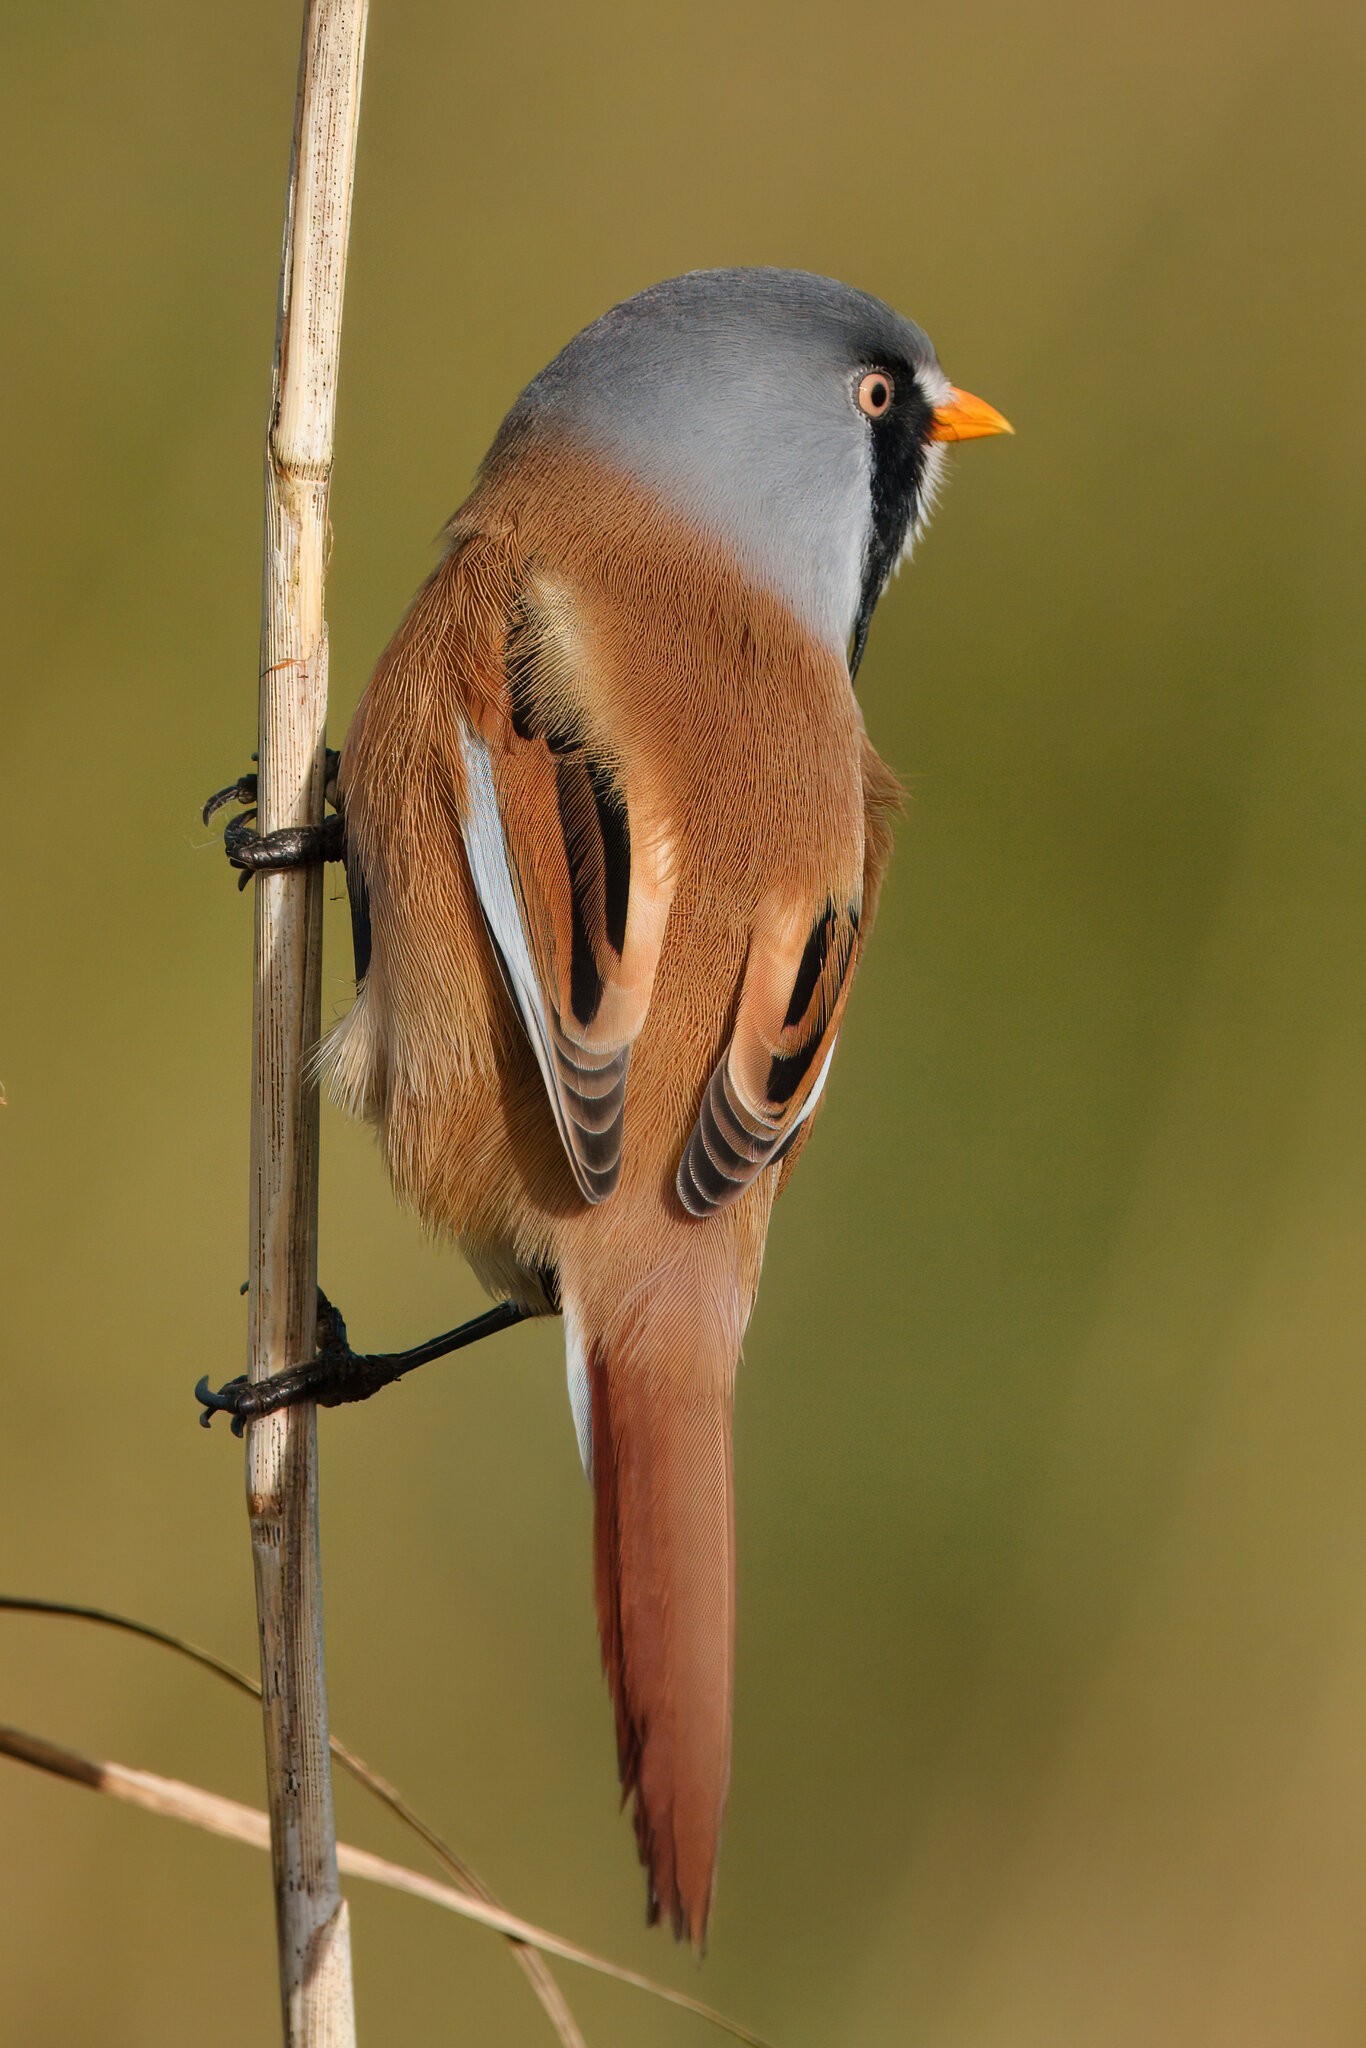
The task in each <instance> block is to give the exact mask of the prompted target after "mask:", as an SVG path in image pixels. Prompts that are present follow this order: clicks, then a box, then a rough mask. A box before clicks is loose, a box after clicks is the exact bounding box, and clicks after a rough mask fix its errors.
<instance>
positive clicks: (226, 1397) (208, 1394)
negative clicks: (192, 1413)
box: [194, 1373, 250, 1436]
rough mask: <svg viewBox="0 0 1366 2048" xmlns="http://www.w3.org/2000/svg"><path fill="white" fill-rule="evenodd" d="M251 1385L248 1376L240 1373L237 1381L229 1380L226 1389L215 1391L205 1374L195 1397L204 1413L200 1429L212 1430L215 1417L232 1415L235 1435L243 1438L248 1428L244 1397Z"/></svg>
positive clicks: (200, 1420)
mask: <svg viewBox="0 0 1366 2048" xmlns="http://www.w3.org/2000/svg"><path fill="white" fill-rule="evenodd" d="M249 1384H250V1382H249V1381H248V1379H247V1376H246V1374H245V1373H239V1374H238V1376H237V1378H236V1379H235V1380H229V1381H228V1383H227V1385H226V1386H225V1387H219V1388H217V1389H216V1390H215V1389H214V1388H213V1387H211V1386H210V1385H209V1375H208V1374H207V1373H205V1375H204V1377H203V1378H202V1379H201V1380H200V1381H199V1383H198V1385H197V1386H196V1387H195V1390H194V1397H195V1399H196V1401H198V1403H199V1405H200V1407H201V1408H202V1409H203V1411H204V1412H203V1413H202V1415H201V1416H200V1418H199V1426H200V1428H201V1429H208V1428H210V1427H211V1425H212V1423H213V1418H214V1416H215V1415H230V1416H231V1417H232V1433H233V1435H234V1436H241V1434H242V1431H243V1429H244V1428H245V1426H246V1415H245V1413H244V1412H243V1411H244V1398H243V1397H244V1395H245V1393H246V1391H247V1389H248V1387H249Z"/></svg>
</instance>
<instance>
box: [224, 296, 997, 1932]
mask: <svg viewBox="0 0 1366 2048" xmlns="http://www.w3.org/2000/svg"><path fill="white" fill-rule="evenodd" d="M1010 431H1012V429H1011V428H1010V427H1009V425H1008V423H1007V422H1006V421H1005V419H1004V418H1003V417H1002V416H1001V414H1000V413H998V412H997V411H995V409H994V408H993V407H991V406H989V405H987V404H986V403H985V401H983V400H980V399H977V398H974V397H973V396H972V395H971V394H970V393H967V392H965V391H962V390H960V389H958V388H957V387H955V386H954V385H952V384H951V383H950V382H949V380H948V378H947V376H946V375H945V373H944V372H943V370H942V369H941V368H940V366H939V362H938V359H937V357H936V355H935V352H934V349H933V347H932V345H931V343H930V341H929V340H928V338H927V336H926V335H925V334H924V333H923V332H922V330H921V329H920V328H919V327H917V326H915V325H914V324H912V323H911V322H910V321H908V320H905V319H903V318H901V317H900V315H898V314H897V313H895V312H894V311H892V310H891V308H890V307H888V306H887V305H885V304H883V303H882V302H881V301H880V300H878V299H876V298H873V297H871V296H869V295H868V294H866V293H864V292H862V291H859V290H855V289H853V288H852V287H850V286H847V285H844V284H841V283H838V282H836V281H835V280H833V279H829V278H824V277H818V276H814V275H810V274H807V273H805V272H800V271H792V270H779V269H717V270H704V271H697V272H692V273H690V274H688V275H685V276H681V277H676V278H672V279H669V280H667V281H665V282H663V283H661V284H656V285H653V286H651V287H650V288H649V289H647V290H644V291H641V292H640V293H638V294H637V295H636V296H634V297H632V298H628V299H626V300H625V301H624V302H623V303H622V304H620V305H618V306H616V307H614V308H613V309H612V310H611V311H609V312H608V313H606V314H605V315H604V316H603V317H602V318H600V319H598V320H597V321H595V322H594V323H593V324H592V325H591V326H589V327H587V328H585V329H584V330H583V331H582V332H581V333H580V334H578V335H577V336H576V337H575V338H574V339H573V340H571V341H570V342H569V343H568V345H567V346H566V347H565V348H564V349H562V351H561V352H560V353H559V354H558V355H557V356H556V357H555V358H554V360H553V361H552V362H551V363H550V364H549V365H548V367H547V368H545V369H544V370H542V371H541V373H540V374H539V375H538V376H537V377H535V378H534V379H533V380H532V382H531V383H530V384H529V385H528V386H527V387H526V389H525V390H524V391H523V392H522V394H521V396H520V397H519V398H518V399H517V401H516V403H515V404H514V405H513V407H512V409H511V411H510V412H509V413H508V415H507V417H506V419H505V420H504V421H503V424H502V426H501V427H500V429H499V431H498V433H497V435H496V437H495V439H494V441H493V444H492V446H491V448H490V450H489V453H488V455H487V457H486V458H485V460H484V462H483V464H482V466H481V468H480V470H479V472H478V476H477V480H476V483H475V487H474V490H473V492H472V494H471V495H470V497H469V498H468V499H467V500H466V502H465V503H464V504H463V505H462V506H461V508H460V510H459V511H458V512H457V513H456V514H455V515H454V517H453V518H452V519H451V521H450V522H449V524H448V526H447V527H446V529H445V531H444V535H443V541H442V546H441V553H440V560H439V562H438V564H437V566H436V568H435V570H434V571H433V573H432V574H431V575H430V577H429V578H428V580H427V582H426V583H425V584H424V585H423V587H422V589H421V590H420V592H419V593H418V595H417V597H416V599H415V600H414V602H413V604H412V606H411V608H410V609H409V611H408V613H407V615H406V617H405V618H404V619H403V622H402V623H401V625H400V626H399V628H398V630H397V632H396V633H395V635H394V637H393V639H392V640H391V641H390V643H389V645H388V647H387V648H386V649H385V651H384V653H383V655H382V656H381V658H380V660H379V663H378V665H377V667H376V669H375V671H374V674H373V677H372V679H371V681H370V682H369V685H368V687H367V689H366V690H365V693H364V695H363V698H362V700H361V702H360V705H359V708H358V710H357V712H356V714H355V717H354V721H353V723H352V725H351V728H350V731H349V733H348V735H347V738H346V741H345V745H344V747H343V749H342V755H341V767H340V776H339V783H338V788H339V800H340V803H341V806H342V808H343V810H344V817H345V828H346V849H347V862H348V884H349V889H350V893H351V897H352V904H353V914H354V920H355V928H356V936H357V962H356V964H357V975H358V983H357V994H356V1000H355V1003H354V1006H353V1007H352V1008H351V1009H350V1011H349V1012H348V1014H347V1015H346V1016H345V1017H344V1018H343V1020H342V1021H341V1022H340V1024H339V1025H338V1026H336V1027H335V1028H334V1029H333V1031H332V1033H331V1034H330V1037H329V1038H328V1040H327V1041H326V1043H325V1046H324V1050H323V1055H322V1059H323V1064H324V1066H325V1070H326V1073H327V1076H328V1078H329V1080H330V1083H331V1086H332V1089H333V1091H334V1092H335V1094H336V1095H337V1096H338V1097H339V1098H340V1100H341V1101H342V1102H343V1103H344V1105H346V1106H347V1107H348V1108H349V1109H351V1110H352V1111H353V1112H356V1113H358V1114H360V1115H362V1116H365V1117H368V1118H369V1119H370V1120H371V1121H372V1122H373V1123H374V1124H375V1125H376V1126H377V1127H378V1131H379V1134H380V1137H381V1140H382V1147H383V1151H384V1154H385V1156H386V1159H387V1164H388V1169H389V1172H390V1175H391V1177H392V1181H393V1184H394V1187H395V1190H396V1192H397V1194H398V1196H399V1198H400V1199H401V1200H402V1201H403V1202H404V1203H405V1204H407V1205H409V1206H410V1207H411V1208H412V1209H414V1210H416V1211H417V1213H418V1214H419V1216H420V1217H421V1218H422V1219H423V1220H424V1221H425V1223H426V1224H427V1225H428V1226H430V1227H431V1228H433V1229H434V1230H435V1231H437V1232H439V1233H440V1234H442V1235H444V1236H446V1237H448V1238H451V1239H454V1240H455V1242H456V1243H457V1244H458V1245H459V1247H460V1248H461V1250H462V1251H463V1253H464V1255H465V1257H466V1258H467V1259H468V1261H469V1263H470V1265H471V1266H472V1267H473V1269H474V1272H475V1274H476V1275H477V1276H478V1278H479V1279H480V1280H481V1281H482V1283H483V1284H484V1286H485V1287H486V1288H487V1289H488V1290H489V1292H490V1293H491V1294H492V1295H494V1296H495V1297H498V1298H499V1299H504V1300H506V1301H507V1302H509V1303H511V1304H513V1305H514V1307H515V1310H516V1311H517V1312H518V1313H523V1314H531V1315H547V1316H548V1315H555V1314H559V1315H561V1316H562V1317H563V1320H564V1332H565V1351H566V1361H567V1377H568V1386H569V1400H570V1407H571V1411H572V1417H573V1423H574V1428H575V1431H576V1433H577V1439H578V1448H579V1452H580V1455H581V1457H582V1462H583V1466H584V1469H585V1471H586V1473H587V1475H588V1477H589V1479H590V1481H591V1483H592V1489H593V1499H594V1507H593V1549H594V1567H593V1570H594V1586H595V1603H596V1610H597V1624H598V1631H599V1637H600V1644H601V1653H602V1662H603V1668H604V1671H605V1674H606V1679H607V1684H608V1689H609V1691H610V1695H611V1702H612V1707H613V1710H614V1715H615V1723H616V1740H617V1755H618V1763H619V1768H620V1778H621V1787H622V1798H623V1802H625V1801H627V1800H628V1799H629V1801H630V1802H631V1803H632V1805H633V1811H634V1826H635V1834H636V1839H637V1844H638V1848H639V1853H640V1858H641V1861H642V1863H643V1865H644V1868H645V1872H646V1877H647V1884H648V1915H649V1918H650V1920H651V1921H652V1922H654V1921H656V1920H661V1919H662V1920H663V1921H665V1922H666V1923H668V1924H669V1925H671V1926H672V1928H673V1931H674V1933H675V1935H676V1936H678V1937H679V1938H681V1939H686V1940H688V1941H690V1942H691V1943H692V1944H693V1945H694V1946H695V1947H696V1948H698V1949H699V1950H700V1949H701V1947H702V1946H703V1944H704V1942H705V1938H706V1931H707V1924H708V1916H709V1912H710V1908H711V1902H712V1895H713V1889H714V1882H715V1873H716V1864H717V1855H718V1848H719V1844H720V1838H721V1830H722V1821H723V1814H724V1810H725V1805H726V1797H727V1787H728V1781H729V1775H730V1749H731V1717H732V1694H733V1666H734V1646H735V1514H734V1476H733V1463H732V1445H731V1426H732V1412H733V1405H734V1395H735V1383H736V1372H737V1364H738V1361H739V1357H740V1348H741V1341H742V1338H743V1336H744V1333H745V1328H746V1324H747V1322H748V1320H749V1316H750V1311H751V1308H752V1306H753V1303H754V1298H755V1291H756V1288H757V1286H758V1282H759V1273H760V1266H761V1263H762V1259H763V1253H764V1243H765V1237H766V1234H767V1231H768V1226H769V1219H770V1215H771V1212H772V1209H773V1204H774V1200H775V1198H776V1196H777V1195H778V1193H779V1191H780V1190H781V1188H782V1187H783V1186H784V1185H785V1184H786V1182H787V1180H788V1178H789V1176H790V1175H791V1173H792V1171H793V1168H794V1166H795V1165H796V1162H797V1160H798V1158H799V1156H800V1154H801V1152H802V1149H803V1147H804V1146H805V1144H806V1142H807V1139H808V1138H809V1136H810V1133H811V1129H812V1122H813V1118H814V1115H815V1112H816V1108H817V1105H818V1103H819V1102H820V1101H821V1100H822V1098H823V1091H824V1090H825V1086H826V1081H827V1077H828V1075H829V1072H830V1068H831V1062H832V1059H833V1056H834V1052H835V1048H836V1043H837V1041H838V1039H839V1036H840V1033H841V1030H842V1027H843V1023H844V1018H845V1010H846V1005H847V1003H848V999H849V995H850V990H851V987H852V985H853V981H854V977H855V973H856V971H857V967H858V964H859V961H860V959H861V957H862V954H863V951H864V948H865V946H866V944H867V942H868V937H869V933H870V930H871V928H872V924H873V919H874V915H875V912H876V909H877V901H878V893H879V890H880V888H881V885H882V880H883V875H884V872H885V870H886V866H887V861H888V857H889V854H890V851H891V841H892V820H893V818H894V815H895V813H896V812H897V810H898V808H899V805H900V802H901V794H902V793H901V789H900V785H899V783H898V782H897V780H896V778H895V776H894V775H893V773H892V772H891V770H890V769H889V768H888V767H887V766H886V765H885V764H884V763H883V762H882V761H881V760H880V759H879V757H878V755H877V753H876V752H875V751H874V749H873V746H872V744H871V742H870V740H869V738H868V735H867V732H866V730H865V726H864V719H863V715H862V711H861V709H860V705H859V701H858V698H857V696H856V695H855V690H854V679H855V676H856V675H857V672H858V668H859V663H860V661H861V660H862V657H863V653H864V648H865V644H866V641H867V637H868V631H869V624H870V621H871V619H872V615H873V611H874V607H875V606H876V604H877V602H878V600H879V598H880V597H881V595H882V594H883V591H884V590H885V588H886V586H887V584H888V582H889V580H890V578H891V576H892V574H893V572H894V570H895V569H896V568H897V567H898V565H899V563H900V562H901V561H902V560H903V558H905V557H906V556H908V555H909V554H910V551H911V548H912V546H913V544H914V542H915V540H916V538H917V537H918V535H919V534H920V532H921V531H922V529H923V527H924V525H925V522H926V520H927V518H928V516H929V513H930V510H931V507H932V505H933V503H934V499H935V493H936V490H937V488H938V486H939V483H940V481H941V475H942V470H943V465H944V460H945V453H946V449H947V447H948V446H949V444H951V443H952V442H955V441H963V440H970V439H974V438H978V437H982V436H986V435H991V434H997V433H1008V432H1010ZM206 1419H207V1417H206Z"/></svg>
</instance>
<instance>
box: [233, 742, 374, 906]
mask: <svg viewBox="0 0 1366 2048" xmlns="http://www.w3.org/2000/svg"><path fill="white" fill-rule="evenodd" d="M325 755H326V765H325V781H324V795H325V796H326V799H327V801H328V803H330V804H331V805H332V806H333V809H334V811H336V815H335V816H334V817H331V818H326V819H324V820H323V822H322V824H320V825H289V826H285V827H284V828H283V829H282V830H280V831H278V832H258V831H257V830H256V823H255V820H256V804H257V799H258V795H259V791H260V777H259V776H258V775H255V774H247V775H239V776H238V778H237V780H236V782H230V783H229V784H228V786H227V787H226V789H217V790H215V791H214V793H213V795H212V796H211V797H210V798H209V800H208V802H207V803H206V804H205V806H204V811H203V817H204V823H205V824H206V825H207V824H208V823H209V822H210V820H211V819H212V817H213V815H214V813H215V812H216V811H221V810H222V809H223V807H224V806H225V805H226V804H234V803H236V804H245V805H247V806H248V808H247V809H246V810H244V811H243V812H242V813H241V815H240V816H238V817H236V818H232V819H230V820H229V821H228V823H227V825H226V826H225V827H224V830H223V849H224V851H225V853H226V854H227V856H228V859H229V861H230V862H231V863H232V865H233V867H235V868H236V869H237V870H238V880H237V886H238V888H239V889H245V888H246V886H247V883H248V882H249V881H250V880H251V878H252V876H253V875H259V874H264V873H267V872H275V871H278V870H280V869H284V868H304V867H314V866H320V865H321V864H322V863H323V862H325V861H333V860H345V859H346V830H345V827H344V826H343V824H342V820H341V813H340V810H339V809H338V795H337V776H338V773H339V771H340V768H341V755H340V754H339V753H338V752H337V750H336V748H335V747H328V748H326V749H325ZM251 758H252V760H253V761H254V760H255V759H256V756H255V754H253V755H252V757H251Z"/></svg>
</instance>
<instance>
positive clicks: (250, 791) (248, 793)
mask: <svg viewBox="0 0 1366 2048" xmlns="http://www.w3.org/2000/svg"><path fill="white" fill-rule="evenodd" d="M256 784H257V778H256V777H255V776H254V775H239V776H238V778H237V780H236V782H230V783H229V784H228V786H227V788H226V789H216V790H215V791H214V793H213V795H212V796H211V797H210V798H209V800H208V802H207V803H206V804H205V806H204V809H203V811H202V812H201V814H200V815H201V816H202V817H203V820H204V823H205V824H206V825H207V824H208V822H209V820H210V819H211V818H212V816H213V814H214V812H215V811H221V810H222V808H223V806H224V805H225V804H254V803H255V801H256V793H257V792H256Z"/></svg>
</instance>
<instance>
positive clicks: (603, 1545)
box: [565, 1265, 742, 1948]
mask: <svg viewBox="0 0 1366 2048" xmlns="http://www.w3.org/2000/svg"><path fill="white" fill-rule="evenodd" d="M715 1279H716V1276H715V1275H714V1274H709V1273H707V1272H705V1271H702V1270H698V1268H697V1267H696V1266H692V1267H689V1266H687V1265H684V1266H683V1267H681V1268H680V1269H675V1270H674V1271H670V1272H666V1273H664V1274H659V1275H656V1276H655V1277H654V1278H653V1279H652V1281H651V1282H649V1283H647V1284H646V1285H645V1286H644V1287H638V1288H637V1289H636V1290H635V1291H634V1293H633V1294H632V1295H631V1296H630V1297H629V1298H628V1299H627V1300H626V1301H625V1302H624V1303H620V1304H618V1305H616V1306H615V1307H613V1308H611V1309H609V1310H607V1311H606V1312H605V1313H599V1314H596V1315H595V1314H594V1313H593V1310H592V1309H591V1308H590V1307H589V1306H588V1304H586V1303H580V1302H576V1301H575V1298H574V1296H575V1289H574V1287H573V1283H572V1280H570V1281H569V1283H568V1285H567V1286H566V1292H565V1308H566V1334H567V1337H568V1343H569V1376H570V1394H571V1398H572V1400H573V1404H574V1410H575V1420H576V1423H577V1425H578V1429H579V1442H580V1449H581V1450H582V1451H583V1452H584V1464H585V1466H586V1467H587V1469H588V1472H589V1476H590V1478H591V1479H592V1481H593V1493H594V1576H595V1581H596V1591H597V1610H598V1633H599V1636H600V1639H601V1643H602V1662H603V1669H604V1671H605V1672H606V1675H607V1683H608V1685H609V1687H610V1689H611V1693H612V1704H613V1706H614V1708H615V1710H616V1722H617V1758H618V1763H619V1766H620V1770H621V1784H622V1795H623V1798H629V1797H632V1796H633V1797H634V1800H635V1826H636V1840H637V1843H638V1844H639V1848H640V1860H641V1862H642V1863H643V1864H644V1866H645V1869H646V1871H647V1873H648V1877H649V1916H650V1920H651V1921H652V1922H654V1921H656V1920H658V1919H659V1918H660V1917H661V1915H662V1916H663V1917H664V1918H666V1919H668V1920H669V1921H670V1922H671V1923H672V1925H673V1930H674V1933H675V1935H677V1936H678V1937H680V1938H681V1937H682V1936H683V1935H685V1934H686V1935H687V1937H688V1939H689V1940H690V1941H691V1942H692V1943H693V1944H694V1945H695V1946H696V1947H698V1948H700V1947H701V1946H702V1944H703V1942H704V1940H705V1937H706V1929H707V1915H708V1912H709V1910H710V1907H711V1896H712V1884H713V1880H714V1878H715V1874H716V1855H717V1849H718V1847H719V1844H720V1836H721V1820H722V1815H723V1813H724V1811H725V1804H726V1786H727V1782H728V1780H729V1776H730V1724H731V1687H732V1666H733V1662H734V1649H735V1517H734V1490H733V1482H732V1473H731V1409H732V1398H733V1391H734V1384H735V1364H736V1358H737V1356H738V1353H739V1347H740V1332H741V1327H742V1317H741V1315H740V1313H739V1310H738V1303H737V1301H736V1297H735V1289H734V1286H733V1284H732V1285H729V1286H727V1285H725V1284H723V1285H722V1286H721V1287H720V1288H718V1287H717V1285H716V1284H715ZM600 1289H601V1279H600V1278H599V1279H598V1286H597V1288H595V1292H596V1293H598V1294H599V1300H601V1293H600Z"/></svg>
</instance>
